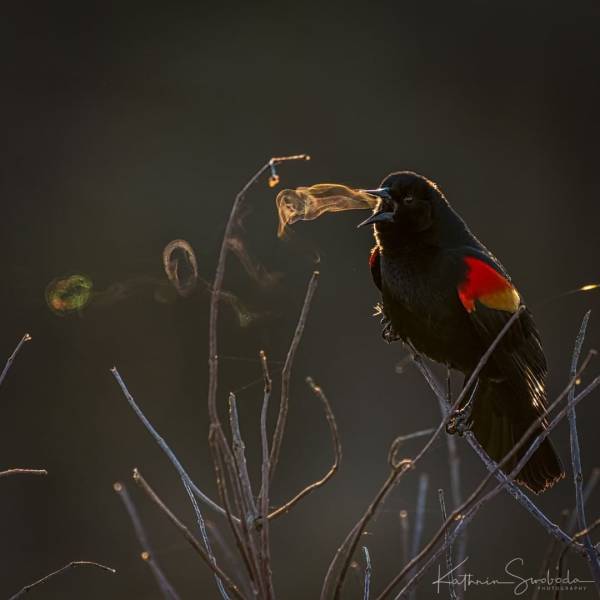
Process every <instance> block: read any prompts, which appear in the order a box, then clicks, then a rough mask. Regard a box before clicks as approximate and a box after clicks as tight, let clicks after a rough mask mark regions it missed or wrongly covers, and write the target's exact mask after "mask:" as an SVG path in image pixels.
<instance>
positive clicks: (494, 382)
mask: <svg viewBox="0 0 600 600" xmlns="http://www.w3.org/2000/svg"><path fill="white" fill-rule="evenodd" d="M366 191H367V192H368V193H369V194H372V195H374V196H377V197H379V203H378V206H377V208H376V210H375V212H374V213H373V215H372V216H371V217H369V218H368V219H366V220H365V221H364V222H363V223H361V226H362V225H369V224H374V233H375V240H376V242H377V244H376V246H375V247H374V248H373V250H372V251H371V255H370V259H369V265H370V267H371V273H372V275H373V280H374V282H375V284H376V285H377V287H378V288H379V289H380V290H381V296H382V301H383V306H382V311H383V316H384V322H386V323H387V325H386V327H385V329H384V337H385V338H386V339H387V340H388V341H391V340H393V339H402V340H404V341H405V342H407V343H409V344H411V345H412V346H413V347H414V348H415V350H416V351H417V352H419V353H422V354H424V355H426V356H428V357H429V358H431V359H432V360H434V361H436V362H439V363H442V364H445V365H447V366H448V367H450V368H451V369H456V370H458V371H461V372H462V373H464V375H465V381H466V379H468V377H469V374H470V373H472V372H473V370H474V369H475V367H476V365H477V364H478V362H479V361H480V359H481V357H482V355H483V354H484V352H485V351H486V350H487V348H488V347H489V346H490V345H491V343H492V342H493V341H494V339H495V338H496V336H497V334H498V333H499V332H500V330H501V329H502V327H503V325H504V324H505V323H506V322H507V321H508V319H510V317H511V315H512V314H514V313H515V312H516V310H517V309H518V308H519V306H520V305H521V297H520V295H519V293H518V292H517V290H516V289H515V287H514V286H513V284H512V283H511V280H510V278H509V276H508V274H507V273H506V271H505V270H504V268H503V267H502V265H501V264H500V263H499V261H498V260H497V259H496V258H495V257H494V256H493V255H492V253H491V252H490V251H489V250H488V249H487V248H486V247H485V246H484V245H483V244H482V243H481V242H480V241H479V240H478V239H477V238H476V237H475V236H474V235H473V234H472V233H471V231H470V230H469V228H468V227H467V225H466V224H465V222H464V221H463V220H462V219H461V218H460V216H459V215H458V214H457V213H456V212H455V211H454V210H453V209H452V207H451V206H450V205H449V204H448V201H447V200H446V198H445V197H444V195H443V194H442V192H441V191H440V189H439V188H438V187H437V186H436V184H435V183H433V182H432V181H429V180H428V179H426V178H425V177H422V176H421V175H417V174H416V173H412V172H410V171H403V172H399V173H393V174H391V175H389V176H388V177H386V178H385V179H384V180H383V182H382V184H381V187H379V188H378V189H376V190H366ZM546 370H547V369H546V359H545V357H544V351H543V349H542V344H541V341H540V335H539V333H538V330H537V328H536V326H535V323H534V321H533V317H532V315H531V313H530V312H529V311H528V310H527V309H525V310H523V312H522V313H521V315H520V316H519V318H518V320H517V321H516V322H515V323H514V324H513V325H512V326H511V328H510V329H509V331H508V332H507V334H506V335H505V337H504V338H503V339H502V341H501V342H500V344H499V345H498V346H497V348H496V350H495V351H494V353H493V354H492V356H491V357H490V360H489V361H488V363H487V364H486V366H485V367H484V368H483V370H482V371H481V374H480V376H479V379H478V382H477V386H476V388H475V391H474V394H473V397H472V404H471V407H470V415H469V423H468V426H470V427H471V429H472V431H473V433H474V434H475V437H476V438H477V439H478V440H479V443H480V444H481V445H482V446H483V447H484V448H485V450H486V451H487V453H488V454H489V456H490V457H491V458H493V459H494V460H495V461H499V460H500V459H502V458H503V457H504V456H505V455H506V454H507V453H508V452H509V450H510V449H511V448H512V447H513V446H514V445H515V443H516V442H517V441H519V439H520V438H521V437H522V436H523V435H524V434H525V432H526V430H527V429H528V428H529V426H530V425H531V423H532V422H533V421H534V420H535V419H536V418H537V417H538V416H539V415H540V413H541V412H542V410H543V407H545V406H546V392H545V381H544V380H545V377H546ZM534 438H535V434H534V435H533V436H532V437H531V441H532V440H533V439H534ZM527 446H528V444H525V445H524V447H523V449H522V450H520V451H518V452H517V453H516V454H517V455H516V457H515V458H514V459H513V460H511V461H510V462H509V464H507V465H506V466H505V469H504V470H505V471H506V472H510V471H511V470H512V469H513V468H514V467H515V465H516V463H517V462H518V460H519V459H520V458H521V456H522V455H523V453H524V452H525V450H526V449H527ZM562 477H564V470H563V467H562V465H561V462H560V459H559V457H558V456H557V454H556V452H555V450H554V448H553V446H552V443H551V442H550V439H549V438H546V440H545V441H544V442H543V443H542V444H541V446H540V447H539V448H538V450H536V452H535V453H534V454H533V456H532V457H531V459H530V460H529V461H528V462H527V464H526V465H525V466H524V467H523V469H522V470H521V472H520V473H519V474H518V476H517V478H516V480H517V481H518V482H519V483H520V484H522V485H524V486H526V487H527V488H529V489H530V490H532V491H534V492H536V493H539V492H542V491H544V490H545V489H547V488H549V487H551V486H552V485H553V484H554V483H555V482H556V481H558V480H559V479H561V478H562Z"/></svg>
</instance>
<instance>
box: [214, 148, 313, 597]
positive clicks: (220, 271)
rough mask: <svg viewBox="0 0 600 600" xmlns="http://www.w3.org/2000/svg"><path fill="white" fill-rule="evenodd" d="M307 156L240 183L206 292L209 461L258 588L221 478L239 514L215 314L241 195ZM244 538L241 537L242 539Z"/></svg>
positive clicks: (274, 161)
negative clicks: (220, 398) (222, 409)
mask: <svg viewBox="0 0 600 600" xmlns="http://www.w3.org/2000/svg"><path fill="white" fill-rule="evenodd" d="M309 158H310V157H309V156H307V155H305V154H299V155H294V156H282V157H274V158H271V159H270V160H269V161H268V162H267V163H265V164H264V165H263V166H262V167H261V168H260V169H259V170H258V171H257V172H256V173H255V174H254V175H253V176H252V177H251V178H250V179H249V180H248V181H247V182H246V184H245V185H244V186H243V187H242V189H241V190H240V191H239V192H238V193H237V194H236V196H235V199H234V201H233V205H232V207H231V211H230V213H229V218H228V219H227V223H226V225H225V231H224V233H223V239H222V242H221V248H220V251H219V257H218V259H217V266H216V270H215V278H214V280H213V284H212V290H211V296H210V314H209V322H208V395H207V396H208V400H207V402H208V416H209V420H210V428H209V445H210V448H211V453H212V457H213V463H214V468H215V472H216V475H217V486H218V488H219V494H220V496H221V498H222V501H223V503H224V504H225V508H224V511H225V515H226V516H227V520H228V522H229V526H230V528H231V530H232V533H233V535H234V538H235V540H236V544H237V545H238V549H239V550H240V553H241V555H242V557H243V558H244V562H245V564H246V567H247V569H248V572H249V574H250V576H251V579H252V582H251V583H252V585H253V586H254V585H255V584H256V585H258V586H259V588H261V589H259V590H258V591H259V592H261V593H262V592H263V591H264V590H263V589H262V585H263V581H262V579H263V578H262V577H261V576H260V573H259V572H258V571H257V565H256V564H255V563H254V558H255V557H253V556H250V554H249V551H251V549H248V548H247V544H246V542H249V534H248V531H247V526H246V523H245V521H244V519H241V521H240V520H238V518H237V517H236V516H235V515H233V514H232V512H231V505H230V504H231V503H230V502H229V494H228V491H227V484H226V481H225V478H224V477H225V473H224V468H223V467H224V466H225V467H226V468H227V473H228V475H229V478H230V481H231V484H232V493H233V500H234V502H235V504H236V505H237V509H238V514H240V515H241V505H240V502H241V490H240V489H239V488H240V483H239V481H238V480H237V478H236V470H235V465H234V460H233V456H232V452H231V449H230V448H229V444H228V442H227V438H226V437H225V433H224V432H223V428H222V425H221V420H220V418H219V412H218V410H217V386H218V375H219V356H218V336H217V333H218V331H217V329H218V328H217V325H218V318H219V301H220V300H221V296H222V288H223V279H224V277H225V264H226V261H227V254H228V252H229V249H230V239H231V237H232V232H233V228H234V226H235V224H236V223H237V220H238V213H239V209H240V207H241V205H242V202H243V199H244V197H245V195H246V193H247V192H248V190H249V189H250V188H251V187H252V186H253V185H254V184H255V183H256V182H257V181H258V179H259V178H260V177H261V176H262V175H263V173H265V172H266V171H267V170H270V172H271V176H272V177H274V176H275V175H276V171H275V167H276V166H277V165H278V164H280V163H282V162H286V161H291V160H308V159H309ZM242 536H243V538H245V541H244V539H242Z"/></svg>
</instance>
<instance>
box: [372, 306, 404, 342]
mask: <svg viewBox="0 0 600 600" xmlns="http://www.w3.org/2000/svg"><path fill="white" fill-rule="evenodd" d="M375 308H376V310H377V313H376V314H380V315H381V321H380V323H381V324H382V325H383V329H382V330H381V337H382V338H383V339H384V340H385V341H386V342H387V343H388V344H391V343H392V342H397V341H398V340H399V339H400V336H399V335H398V334H397V333H396V332H395V331H394V327H393V325H392V322H391V320H390V319H389V318H388V317H387V316H386V314H385V313H384V312H383V306H381V304H378V305H377V306H376V307H375Z"/></svg>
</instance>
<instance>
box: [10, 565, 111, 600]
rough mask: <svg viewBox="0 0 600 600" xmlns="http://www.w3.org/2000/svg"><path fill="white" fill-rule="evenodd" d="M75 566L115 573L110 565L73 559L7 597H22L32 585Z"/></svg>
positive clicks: (34, 585)
mask: <svg viewBox="0 0 600 600" xmlns="http://www.w3.org/2000/svg"><path fill="white" fill-rule="evenodd" d="M77 567H95V568H97V569H100V570H101V571H106V572H107V573H113V574H114V573H116V570H115V569H113V568H112V567H107V566H106V565H101V564H100V563H97V562H92V561H91V560H74V561H72V562H70V563H69V564H67V565H65V566H64V567H61V568H60V569H58V570H56V571H53V572H52V573H49V574H48V575H46V576H45V577H42V578H41V579H38V580H37V581H34V582H33V583H30V584H29V585H26V586H25V587H24V588H22V589H21V590H20V591H18V592H17V593H16V594H14V595H13V596H11V597H10V598H9V600H17V599H18V598H22V597H23V596H24V595H25V594H27V593H28V592H30V591H31V590H32V589H33V588H34V587H37V586H38V585H43V584H44V583H46V582H47V581H48V580H50V579H52V578H53V577H56V575H62V574H63V573H64V572H66V571H69V570H71V569H75V568H77Z"/></svg>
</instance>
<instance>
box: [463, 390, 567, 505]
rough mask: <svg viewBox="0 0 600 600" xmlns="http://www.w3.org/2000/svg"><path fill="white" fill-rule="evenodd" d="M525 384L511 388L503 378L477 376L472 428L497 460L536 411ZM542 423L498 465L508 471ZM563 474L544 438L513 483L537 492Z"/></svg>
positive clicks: (551, 447) (517, 460)
mask: <svg viewBox="0 0 600 600" xmlns="http://www.w3.org/2000/svg"><path fill="white" fill-rule="evenodd" d="M538 410H539V409H537V408H536V407H535V406H534V404H533V402H532V399H531V397H530V393H529V390H528V387H527V386H526V385H523V386H519V387H518V388H517V389H515V386H514V385H509V384H508V382H506V381H501V382H497V381H493V380H489V379H483V378H482V379H480V381H479V385H478V388H477V391H476V393H475V398H474V406H473V411H472V413H471V419H472V431H473V433H474V434H475V437H476V438H477V440H478V441H479V443H480V444H481V445H482V446H483V448H484V449H485V451H486V452H487V453H488V455H489V456H490V457H491V458H492V459H493V460H494V461H496V462H499V461H500V460H502V458H504V456H505V455H506V454H507V453H508V452H509V451H510V450H511V449H512V448H513V446H514V445H515V444H516V443H517V442H518V441H519V440H520V439H521V437H522V436H523V435H524V434H525V432H526V431H527V429H528V428H529V427H530V425H531V423H532V422H533V421H534V420H535V419H536V418H537V416H538V414H539V412H538ZM542 428H543V426H540V428H539V429H538V430H537V431H536V432H534V433H533V434H532V435H531V437H530V438H529V439H528V441H527V442H525V443H524V444H523V446H522V447H521V448H520V449H519V450H518V451H517V452H516V453H515V456H514V457H512V458H511V459H510V460H509V461H508V462H507V464H506V465H504V467H503V468H502V470H503V471H504V472H505V473H510V472H511V471H512V470H513V469H514V467H515V466H516V465H517V463H518V462H519V461H520V460H521V457H522V456H523V455H524V454H525V452H526V451H527V449H528V447H529V445H530V444H531V442H532V441H533V440H534V439H535V438H536V436H537V435H538V434H539V433H540V431H541V430H542ZM564 475H565V472H564V469H563V466H562V463H561V460H560V458H559V456H558V454H557V453H556V450H555V449H554V446H553V445H552V442H551V441H550V438H548V437H547V438H546V439H545V440H544V441H543V442H542V443H541V445H540V446H539V448H538V449H537V450H536V451H535V452H534V453H533V455H532V456H531V458H530V459H529V461H528V462H527V463H526V464H525V466H524V467H523V468H522V469H521V471H520V472H519V474H518V475H517V476H516V478H515V479H516V481H517V483H519V484H521V485H523V486H525V487H526V488H528V489H529V490H531V491H532V492H535V493H536V494H539V493H541V492H543V491H545V490H546V489H548V488H550V487H552V486H553V485H554V484H555V483H556V482H557V481H559V480H560V479H562V478H563V477H564Z"/></svg>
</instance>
